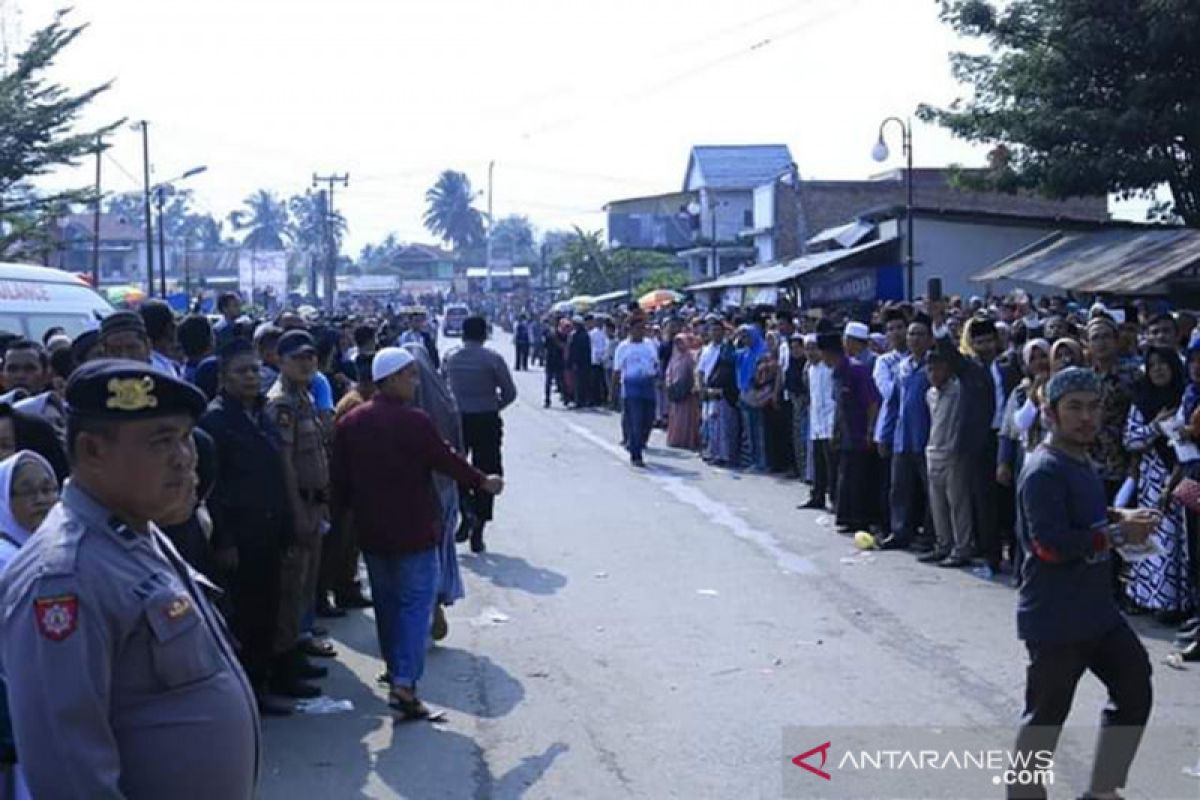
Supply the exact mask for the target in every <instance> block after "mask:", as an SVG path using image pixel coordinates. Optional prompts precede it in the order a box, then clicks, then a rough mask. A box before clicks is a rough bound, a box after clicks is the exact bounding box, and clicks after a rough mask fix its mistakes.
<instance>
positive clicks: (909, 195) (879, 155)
mask: <svg viewBox="0 0 1200 800" xmlns="http://www.w3.org/2000/svg"><path fill="white" fill-rule="evenodd" d="M889 122H894V123H896V124H897V125H899V126H900V144H901V147H902V149H903V151H904V157H905V158H906V159H907V168H906V169H905V170H904V191H905V201H904V228H905V230H904V272H905V276H906V280H907V283H908V299H909V300H910V301H911V300H912V299H913V298H914V297H915V296H916V293H915V291H914V286H913V280H914V275H913V269H914V265H915V262H914V261H913V153H912V122H911V121H909V122H908V123H905V122H904V120H902V119H900V118H899V117H888V118H887V119H885V120H884V121H883V122H881V123H879V139H878V140H877V141H876V142H875V146H874V147H873V148H871V158H873V159H875V160H876V161H887V158H888V155H889V151H888V146H887V142H885V141H884V140H883V129H884V128H886V127H887V124H888V123H889Z"/></svg>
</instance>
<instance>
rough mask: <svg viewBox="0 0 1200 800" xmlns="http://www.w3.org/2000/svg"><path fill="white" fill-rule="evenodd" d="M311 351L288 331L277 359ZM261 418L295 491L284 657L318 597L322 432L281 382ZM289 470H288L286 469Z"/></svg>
mask: <svg viewBox="0 0 1200 800" xmlns="http://www.w3.org/2000/svg"><path fill="white" fill-rule="evenodd" d="M306 349H312V350H313V351H314V352H315V350H316V348H315V345H314V344H313V340H312V337H311V336H310V335H309V334H308V333H307V332H306V331H301V330H294V331H288V332H287V333H286V334H284V336H283V337H281V338H280V340H279V355H280V356H281V357H283V356H286V355H290V354H293V353H296V352H300V351H302V350H306ZM265 410H266V414H267V417H268V419H269V420H270V422H271V424H272V425H274V427H275V428H276V429H277V430H278V431H279V441H280V450H281V452H282V454H283V456H284V472H285V475H286V474H287V473H288V472H290V473H291V474H290V477H288V481H289V482H291V483H292V484H293V485H294V487H295V489H296V498H295V499H294V501H293V505H294V507H293V508H292V524H293V527H294V531H293V534H294V535H293V536H292V541H293V543H294V544H293V546H292V547H290V548H288V550H287V552H286V553H285V554H284V557H283V564H282V569H281V573H280V586H281V595H280V602H279V625H278V628H277V635H276V638H275V652H276V653H277V654H278V655H284V654H286V653H287V652H289V651H290V650H292V649H293V648H295V646H296V644H297V642H298V641H299V639H300V634H301V630H300V623H301V619H302V618H303V616H304V614H305V612H306V611H307V610H308V608H309V607H310V606H311V605H312V602H313V599H314V598H315V597H316V593H317V579H318V577H319V572H320V563H321V528H322V525H323V524H324V523H325V522H326V520H327V517H328V505H329V496H328V493H329V456H328V451H327V450H326V446H327V443H326V440H325V435H326V434H325V429H324V426H323V425H322V423H321V419H320V415H319V414H318V412H317V408H316V406H315V405H314V404H313V401H312V398H311V397H310V396H309V394H308V391H307V389H306V388H301V389H297V388H295V387H290V386H288V384H287V381H286V380H285V379H284V378H283V377H282V376H281V377H280V378H279V380H278V381H276V382H275V385H274V386H272V387H271V390H270V391H269V392H267V404H266V409H265ZM289 464H290V466H289Z"/></svg>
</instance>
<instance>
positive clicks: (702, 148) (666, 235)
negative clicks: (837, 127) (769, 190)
mask: <svg viewBox="0 0 1200 800" xmlns="http://www.w3.org/2000/svg"><path fill="white" fill-rule="evenodd" d="M794 169H795V168H794V165H793V163H792V156H791V152H790V151H789V150H788V148H787V145H782V144H767V145H697V146H695V147H693V148H692V151H691V153H690V154H689V155H688V162H687V169H686V170H685V172H684V180H683V189H682V191H680V192H672V193H667V194H661V195H652V196H649V197H634V198H627V199H623V200H614V201H613V202H611V203H609V204H607V205H606V206H605V207H604V210H605V211H606V212H607V215H608V243H609V246H610V247H614V248H617V247H630V248H637V249H648V250H660V251H665V252H671V253H674V254H675V255H676V256H678V257H679V259H680V262H681V263H682V264H683V265H684V266H685V267H686V268H687V270H688V273H689V275H691V277H693V278H694V279H702V278H705V277H715V276H717V275H721V274H723V273H726V272H730V271H733V270H736V269H738V268H739V267H742V266H744V265H746V264H749V263H754V262H755V260H756V258H757V251H756V249H755V246H754V242H755V239H756V238H760V237H764V236H768V235H769V233H770V232H768V231H760V232H756V231H755V223H754V206H755V192H756V189H758V187H761V186H763V185H766V184H771V185H772V186H773V185H774V184H775V183H776V182H777V181H778V179H779V178H780V177H781V176H789V175H792V174H794Z"/></svg>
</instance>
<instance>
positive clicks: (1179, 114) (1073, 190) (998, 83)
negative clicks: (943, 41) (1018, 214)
mask: <svg viewBox="0 0 1200 800" xmlns="http://www.w3.org/2000/svg"><path fill="white" fill-rule="evenodd" d="M940 2H941V7H942V12H941V13H942V18H943V20H944V21H945V22H947V23H948V24H949V25H950V26H952V27H953V28H954V29H955V30H956V31H957V32H958V33H959V34H961V35H963V36H967V37H971V38H976V39H982V40H984V41H986V42H987V43H988V44H989V45H990V52H988V53H985V54H977V53H971V54H969V53H955V54H953V55H952V56H951V70H952V72H953V75H954V77H955V78H956V79H958V80H959V81H961V82H962V83H965V84H967V85H968V86H969V87H970V88H971V89H972V96H971V97H970V98H969V99H967V100H958V101H955V102H954V103H952V104H951V105H950V106H949V107H948V108H934V107H931V106H928V105H923V106H921V108H920V110H919V111H918V114H919V115H920V117H921V118H922V119H924V120H926V121H934V122H937V123H939V124H941V125H943V126H945V127H946V128H948V129H949V130H950V131H952V132H953V133H954V134H956V135H957V136H960V137H962V138H964V139H967V140H969V141H973V142H980V143H989V144H997V145H1000V147H998V148H997V149H996V150H995V151H993V158H992V169H991V171H990V175H989V176H988V178H987V179H986V180H985V183H986V184H987V185H988V186H990V187H992V188H1000V189H1006V190H1010V191H1012V190H1016V189H1034V190H1037V191H1040V192H1042V193H1044V194H1046V195H1049V196H1051V197H1071V196H1082V195H1095V194H1104V193H1108V192H1114V193H1117V194H1118V195H1120V196H1122V197H1126V198H1128V197H1147V196H1150V195H1151V193H1152V191H1153V190H1154V188H1155V187H1156V186H1159V185H1162V184H1166V185H1168V186H1169V188H1170V190H1171V196H1172V199H1173V203H1167V204H1160V205H1158V206H1156V207H1155V209H1154V211H1153V212H1152V214H1153V215H1154V216H1156V217H1157V218H1167V217H1171V216H1173V215H1177V216H1178V217H1180V218H1182V219H1183V220H1184V221H1186V223H1187V224H1189V225H1193V226H1197V225H1200V163H1198V158H1200V4H1197V3H1196V2H1194V0H1123V1H1122V2H1085V0H1010V1H1009V2H1004V3H998V2H993V1H992V0H940Z"/></svg>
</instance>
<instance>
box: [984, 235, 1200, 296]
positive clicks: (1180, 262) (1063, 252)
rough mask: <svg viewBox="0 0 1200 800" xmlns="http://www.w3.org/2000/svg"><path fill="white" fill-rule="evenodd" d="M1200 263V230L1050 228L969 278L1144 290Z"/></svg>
mask: <svg viewBox="0 0 1200 800" xmlns="http://www.w3.org/2000/svg"><path fill="white" fill-rule="evenodd" d="M1197 266H1200V230H1195V229H1192V228H1137V227H1121V228H1110V229H1108V230H1102V231H1096V232H1093V233H1085V232H1064V231H1056V232H1055V233H1052V234H1050V235H1049V236H1047V237H1045V238H1043V239H1039V240H1038V241H1036V242H1034V243H1033V244H1031V245H1029V246H1028V247H1026V248H1024V249H1023V250H1019V251H1017V252H1016V253H1013V254H1012V255H1011V256H1008V257H1007V258H1005V259H1003V260H1001V261H998V262H997V263H995V264H993V265H992V266H990V267H988V268H987V269H986V270H984V271H983V272H980V273H978V274H977V275H974V276H973V277H972V280H975V281H980V282H985V283H986V282H991V281H1005V280H1009V281H1024V282H1027V283H1036V284H1041V285H1044V286H1050V287H1054V288H1056V289H1062V290H1065V291H1078V292H1111V293H1113V294H1148V293H1156V292H1160V291H1163V290H1164V289H1165V286H1164V285H1163V284H1165V283H1166V282H1167V281H1169V280H1171V279H1172V278H1178V277H1182V275H1181V273H1183V272H1184V271H1185V270H1188V269H1189V268H1193V267H1197Z"/></svg>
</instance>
